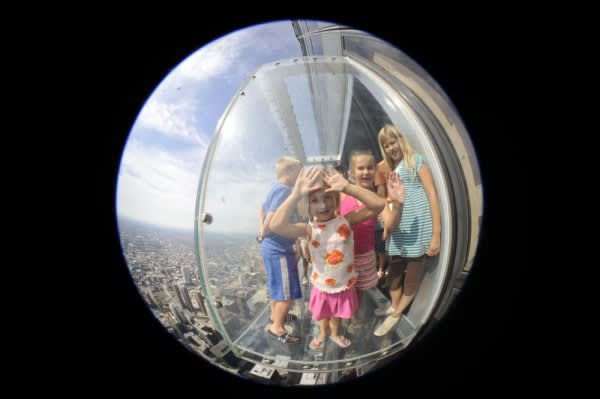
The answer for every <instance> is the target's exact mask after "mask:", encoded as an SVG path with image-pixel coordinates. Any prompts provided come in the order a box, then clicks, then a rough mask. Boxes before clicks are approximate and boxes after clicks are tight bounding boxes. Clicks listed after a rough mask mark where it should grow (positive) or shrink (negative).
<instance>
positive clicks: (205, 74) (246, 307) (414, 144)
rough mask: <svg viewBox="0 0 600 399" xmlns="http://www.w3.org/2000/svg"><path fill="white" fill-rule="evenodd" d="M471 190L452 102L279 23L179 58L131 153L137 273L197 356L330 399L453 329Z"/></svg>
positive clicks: (379, 59) (403, 70)
mask: <svg viewBox="0 0 600 399" xmlns="http://www.w3.org/2000/svg"><path fill="white" fill-rule="evenodd" d="M482 189H483V186H482V182H481V178H480V173H479V167H478V162H477V158H476V155H475V152H474V150H473V146H472V144H471V141H470V139H469V136H468V132H467V130H466V128H465V126H464V125H463V123H462V121H461V118H460V115H459V113H458V111H457V110H456V109H455V108H454V106H453V104H452V102H451V99H450V98H448V96H447V95H446V94H445V93H444V90H443V88H441V87H440V86H439V85H438V84H437V83H436V82H435V81H434V79H433V78H432V77H431V76H430V75H429V74H428V73H427V71H425V70H424V69H423V68H421V67H420V66H419V65H418V63H417V62H416V61H415V60H413V59H411V58H410V57H409V56H407V55H406V54H405V53H403V52H402V50H401V49H398V48H396V47H394V46H393V45H391V44H389V43H388V42H386V41H383V40H381V39H379V38H377V37H375V36H373V35H371V34H369V33H368V32H364V31H361V30H357V29H354V28H353V27H349V26H342V25H338V24H335V23H332V22H325V21H310V20H285V21H276V22H271V23H265V24H261V25H254V26H251V27H248V28H245V29H242V30H239V31H235V32H232V33H230V34H228V35H226V36H223V37H221V38H219V39H217V40H215V41H213V42H211V43H209V44H207V45H205V46H204V47H202V48H200V49H199V50H197V51H196V52H194V53H193V54H191V55H189V57H187V58H186V59H185V60H183V61H182V62H181V63H180V64H179V65H177V66H176V67H175V68H173V69H172V71H171V72H170V73H169V74H168V75H167V76H166V77H165V78H164V80H163V81H162V82H161V83H160V84H159V85H158V87H157V88H156V89H155V90H154V92H153V93H152V94H151V96H150V97H149V98H148V99H147V101H146V103H145V104H144V106H143V108H142V109H141V110H140V112H139V114H138V117H137V119H136V121H135V124H134V125H133V127H132V129H131V131H130V134H129V138H128V141H127V144H126V146H125V148H124V151H123V155H122V160H121V165H120V170H119V177H118V183H117V204H116V205H117V206H116V208H117V215H116V216H117V221H118V227H119V234H120V240H121V245H122V249H123V253H124V256H125V259H126V262H127V265H128V267H129V270H130V274H131V276H132V278H133V280H134V282H135V284H136V286H137V288H138V290H139V293H140V295H141V296H142V297H143V299H144V300H145V302H146V303H147V305H148V307H149V308H150V310H151V311H152V313H153V314H154V315H155V317H156V318H157V319H158V320H159V321H160V323H162V325H164V327H165V328H166V329H167V330H168V331H169V332H170V333H171V334H172V335H173V336H174V337H176V338H177V340H178V341H179V342H180V343H181V344H182V345H183V346H185V347H186V348H187V349H188V350H190V351H191V352H193V353H195V354H197V355H198V356H199V357H200V358H202V359H204V360H206V361H208V362H209V363H211V364H213V365H215V366H216V367H219V368H221V369H224V370H227V371H229V372H230V373H232V374H234V375H237V376H240V377H242V378H244V379H249V380H252V381H255V382H258V383H267V384H275V385H281V386H296V385H299V386H307V385H324V384H334V383H339V382H343V381H347V380H349V379H354V378H360V377H361V376H363V375H365V374H368V373H371V372H373V371H375V370H377V369H379V368H381V367H382V366H385V365H386V364H389V363H390V362H391V361H401V360H402V354H403V352H404V351H406V350H407V349H408V348H415V347H418V346H419V345H421V344H424V343H423V342H422V338H423V337H425V336H427V334H428V333H429V332H431V331H432V329H433V328H434V327H435V326H436V325H438V324H440V323H443V322H444V316H445V314H446V313H447V312H448V309H449V308H450V305H451V304H452V303H453V301H454V300H455V298H456V296H457V294H459V293H460V290H461V288H462V285H463V283H464V280H465V278H468V275H469V272H470V270H471V267H472V266H473V261H474V258H475V254H476V249H477V243H478V239H479V232H480V224H481V218H482V216H483V211H482V210H483V196H482Z"/></svg>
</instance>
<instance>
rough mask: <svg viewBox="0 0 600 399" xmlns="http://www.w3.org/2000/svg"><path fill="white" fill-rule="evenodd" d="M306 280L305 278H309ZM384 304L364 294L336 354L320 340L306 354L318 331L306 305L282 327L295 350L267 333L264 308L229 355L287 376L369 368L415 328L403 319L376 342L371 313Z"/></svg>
mask: <svg viewBox="0 0 600 399" xmlns="http://www.w3.org/2000/svg"><path fill="white" fill-rule="evenodd" d="M309 275H310V274H309ZM309 297H310V285H306V286H303V298H309ZM389 303H390V301H389V299H388V298H387V297H386V296H385V295H384V294H383V293H382V290H381V289H380V288H378V287H375V288H372V289H369V290H367V291H366V292H365V293H364V295H363V298H362V302H361V306H360V309H359V311H358V312H357V314H356V315H355V316H354V317H353V318H352V319H350V320H342V325H341V335H343V336H345V337H346V338H348V339H349V340H350V341H351V342H352V343H351V345H350V346H349V347H348V348H340V347H339V346H337V345H336V344H335V343H334V342H333V341H330V340H325V341H324V342H323V343H322V344H321V345H320V346H319V348H317V349H316V350H312V349H310V348H309V346H308V345H309V343H310V342H311V340H312V339H313V337H315V336H316V335H318V333H319V326H318V323H317V322H316V321H313V320H312V319H311V314H310V312H309V311H308V306H307V299H303V300H298V301H295V302H294V304H293V305H292V308H291V309H290V313H293V314H295V315H296V316H297V317H298V319H297V320H294V321H290V322H286V323H285V325H286V329H287V330H288V331H289V332H290V333H292V334H293V335H298V336H299V337H300V343H298V344H286V343H283V342H280V341H278V340H276V339H275V338H274V337H273V336H271V335H270V334H269V333H268V327H269V325H270V321H269V319H270V307H269V306H266V307H265V308H264V310H263V311H262V312H261V313H260V314H259V316H258V317H257V318H256V319H255V320H254V321H253V323H251V324H250V326H249V327H248V328H247V329H246V330H245V331H244V332H243V333H242V334H241V335H240V336H239V337H238V338H237V339H236V340H235V341H234V346H235V351H236V352H238V355H239V356H240V357H242V358H244V359H246V360H250V361H252V362H255V363H258V362H262V363H265V364H271V365H272V366H273V367H278V368H282V369H285V370H289V371H308V370H315V371H317V370H318V371H335V370H344V369H348V368H357V367H363V366H367V365H373V364H374V362H377V361H379V360H382V359H383V358H387V357H389V355H390V354H393V353H394V352H398V351H400V350H402V349H403V348H404V347H405V346H406V345H407V344H408V342H410V339H411V338H412V336H413V335H414V331H415V328H414V326H413V325H412V324H411V323H410V321H409V320H408V319H407V318H406V316H405V315H403V316H402V319H401V320H400V322H399V323H397V324H396V325H395V326H394V328H393V329H392V331H390V332H389V333H388V334H386V335H384V336H382V337H377V336H375V335H373V331H375V329H376V328H377V326H378V325H379V324H380V323H382V322H383V320H384V319H385V316H375V315H374V313H373V312H374V310H375V309H376V308H378V307H383V306H387V305H389Z"/></svg>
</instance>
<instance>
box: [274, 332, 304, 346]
mask: <svg viewBox="0 0 600 399" xmlns="http://www.w3.org/2000/svg"><path fill="white" fill-rule="evenodd" d="M267 331H269V334H270V335H271V336H272V337H273V338H275V339H276V340H277V341H281V342H283V343H284V344H297V343H298V342H300V337H298V336H296V335H292V334H290V333H289V332H287V331H286V332H284V333H283V334H281V335H277V334H275V333H274V332H273V331H271V330H267Z"/></svg>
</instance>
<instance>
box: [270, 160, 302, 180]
mask: <svg viewBox="0 0 600 399" xmlns="http://www.w3.org/2000/svg"><path fill="white" fill-rule="evenodd" d="M301 167H302V162H300V161H299V160H297V159H296V158H292V157H288V156H284V157H281V158H279V159H278V160H277V162H275V172H276V173H277V177H278V178H279V177H281V176H283V175H284V174H286V173H288V172H290V171H292V170H295V169H299V168H301Z"/></svg>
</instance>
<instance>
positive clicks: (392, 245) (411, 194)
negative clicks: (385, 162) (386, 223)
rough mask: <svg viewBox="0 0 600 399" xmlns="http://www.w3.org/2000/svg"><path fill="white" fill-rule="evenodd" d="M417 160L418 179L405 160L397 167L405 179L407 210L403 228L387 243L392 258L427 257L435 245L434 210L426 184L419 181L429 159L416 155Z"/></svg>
mask: <svg viewBox="0 0 600 399" xmlns="http://www.w3.org/2000/svg"><path fill="white" fill-rule="evenodd" d="M414 158H415V165H416V174H415V175H414V176H411V173H410V171H409V170H408V169H407V168H406V165H405V163H404V160H402V161H400V164H399V165H398V166H397V167H396V172H398V173H399V174H400V176H401V177H402V180H404V207H403V210H402V217H401V219H400V225H399V226H398V227H397V228H396V229H395V230H394V231H393V232H392V234H391V236H390V238H389V239H388V240H387V241H386V251H387V253H388V255H400V256H402V257H405V258H416V257H419V256H422V255H423V254H425V251H427V248H429V243H430V242H431V234H432V221H431V209H430V207H429V200H428V199H427V195H426V194H425V189H424V187H423V183H422V182H421V179H420V178H419V170H420V169H421V167H422V166H423V163H424V162H425V160H424V159H423V156H422V155H420V154H415V155H414Z"/></svg>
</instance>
